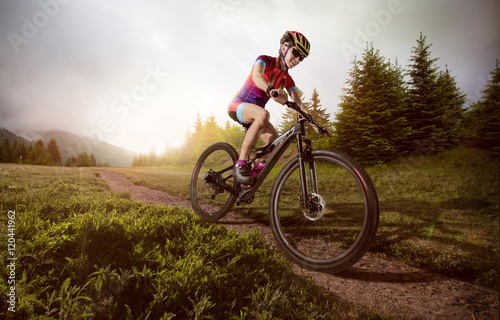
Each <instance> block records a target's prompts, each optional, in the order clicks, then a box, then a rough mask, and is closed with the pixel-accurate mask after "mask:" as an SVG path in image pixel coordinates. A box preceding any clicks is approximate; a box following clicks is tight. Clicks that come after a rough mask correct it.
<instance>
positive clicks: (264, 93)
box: [228, 31, 310, 185]
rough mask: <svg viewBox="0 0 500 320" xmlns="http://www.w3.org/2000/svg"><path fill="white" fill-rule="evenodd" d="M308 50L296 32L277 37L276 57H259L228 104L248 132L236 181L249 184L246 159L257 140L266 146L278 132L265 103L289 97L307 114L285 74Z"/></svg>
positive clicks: (292, 84) (242, 147)
mask: <svg viewBox="0 0 500 320" xmlns="http://www.w3.org/2000/svg"><path fill="white" fill-rule="evenodd" d="M309 50H310V43H309V41H307V39H306V37H304V35H302V34H301V33H299V32H297V31H287V32H285V34H284V35H283V36H282V37H281V41H280V49H279V55H278V57H277V58H273V57H270V56H265V55H262V56H259V57H258V58H257V60H256V61H255V63H254V65H253V68H252V71H251V72H250V75H249V76H248V78H247V80H246V82H245V84H244V85H243V87H242V88H241V89H240V91H238V93H237V94H236V96H235V97H234V99H233V100H232V101H231V103H230V104H229V106H228V113H229V116H230V117H231V118H232V119H233V120H235V121H237V122H239V123H240V124H241V125H243V126H244V127H245V128H247V129H248V130H247V132H246V135H245V139H244V140H243V145H242V146H241V151H240V154H239V160H238V162H237V163H236V165H235V167H234V169H233V175H234V176H235V178H236V180H237V181H238V182H240V183H242V184H246V185H251V184H252V182H253V178H252V176H251V168H250V167H249V166H248V164H247V159H248V157H249V155H250V152H251V150H252V148H253V147H254V146H255V144H256V143H257V141H258V139H259V138H261V139H262V140H263V141H264V143H265V144H266V145H267V144H269V143H271V142H272V141H273V140H274V139H276V138H277V137H278V131H276V129H275V128H274V126H273V125H272V124H271V123H270V122H269V118H270V115H269V112H268V111H267V110H266V109H265V105H266V103H267V101H269V99H270V98H272V99H273V100H274V101H276V102H278V103H280V104H282V105H283V104H285V102H287V101H288V95H290V97H291V100H292V101H294V102H296V103H297V104H298V105H299V107H300V108H301V109H302V110H303V111H304V112H306V113H307V109H306V108H305V106H304V104H303V103H302V102H301V101H300V97H299V95H298V94H297V88H296V86H295V82H294V81H293V79H292V77H290V75H289V74H288V71H289V70H290V69H293V68H295V67H296V66H297V65H299V64H300V62H302V61H303V60H304V59H305V58H306V57H307V56H308V55H309ZM285 90H286V91H285ZM275 93H277V95H276V94H275ZM274 95H276V96H274ZM256 167H258V168H259V167H262V164H256Z"/></svg>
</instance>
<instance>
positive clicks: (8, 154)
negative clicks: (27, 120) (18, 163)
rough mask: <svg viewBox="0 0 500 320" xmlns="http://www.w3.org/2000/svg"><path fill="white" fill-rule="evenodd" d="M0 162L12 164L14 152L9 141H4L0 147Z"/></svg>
mask: <svg viewBox="0 0 500 320" xmlns="http://www.w3.org/2000/svg"><path fill="white" fill-rule="evenodd" d="M0 162H4V163H11V162H14V150H13V149H12V146H11V144H10V141H9V139H4V141H3V144H2V145H1V146H0Z"/></svg>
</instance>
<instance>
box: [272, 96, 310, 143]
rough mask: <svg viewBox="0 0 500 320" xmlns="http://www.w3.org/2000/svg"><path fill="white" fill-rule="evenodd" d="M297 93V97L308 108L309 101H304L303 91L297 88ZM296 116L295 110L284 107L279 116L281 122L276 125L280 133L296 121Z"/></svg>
mask: <svg viewBox="0 0 500 320" xmlns="http://www.w3.org/2000/svg"><path fill="white" fill-rule="evenodd" d="M297 94H298V95H299V98H300V100H301V101H302V103H303V104H304V106H305V107H306V108H307V109H309V106H310V103H309V102H306V101H304V92H303V91H302V90H300V89H299V88H297ZM297 116H298V113H297V111H295V110H293V109H290V108H288V107H286V109H285V112H284V113H283V115H282V118H281V124H280V125H279V126H278V131H279V132H280V133H283V132H285V131H287V130H288V129H290V128H291V127H292V126H294V125H295V124H296V123H297Z"/></svg>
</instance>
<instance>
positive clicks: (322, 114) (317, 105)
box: [306, 88, 330, 140]
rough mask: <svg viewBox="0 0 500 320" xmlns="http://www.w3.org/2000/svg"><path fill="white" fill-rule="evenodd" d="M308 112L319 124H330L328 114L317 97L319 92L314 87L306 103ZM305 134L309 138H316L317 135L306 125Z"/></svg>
mask: <svg viewBox="0 0 500 320" xmlns="http://www.w3.org/2000/svg"><path fill="white" fill-rule="evenodd" d="M307 110H308V111H309V114H310V115H311V116H312V117H313V118H314V120H316V121H317V122H318V123H319V125H321V126H329V125H330V114H329V113H327V112H326V108H323V107H322V105H321V100H320V99H319V93H318V90H316V88H314V90H313V92H312V96H311V100H310V102H309V103H308V108H307ZM306 131H307V134H308V135H309V136H310V138H311V139H313V140H317V139H318V138H320V137H319V135H318V133H316V130H314V128H313V127H312V126H310V125H309V126H308V127H307V129H306Z"/></svg>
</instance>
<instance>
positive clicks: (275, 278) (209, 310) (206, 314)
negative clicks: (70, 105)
mask: <svg viewBox="0 0 500 320" xmlns="http://www.w3.org/2000/svg"><path fill="white" fill-rule="evenodd" d="M127 170H128V172H130V173H132V174H137V175H139V176H140V175H141V174H142V173H141V172H138V171H136V170H132V169H127ZM153 171H154V172H163V174H162V175H161V176H160V178H158V179H157V180H155V181H156V182H155V183H161V181H163V180H165V179H166V177H169V176H172V177H173V178H172V180H174V179H176V177H177V178H179V177H181V176H182V175H183V173H182V172H181V173H174V174H172V171H170V170H163V169H154V170H152V171H151V172H153ZM185 172H188V170H186V171H185ZM167 173H168V174H167ZM0 176H1V182H0V211H1V213H2V214H1V218H0V232H1V234H2V235H5V234H7V225H8V221H7V220H8V218H7V212H8V211H15V213H16V214H15V219H14V221H15V241H16V242H15V244H16V247H15V256H16V258H17V260H16V268H15V280H16V282H15V287H16V312H15V313H13V312H8V311H7V299H1V300H0V317H1V318H2V319H14V318H15V319H86V318H92V319H281V318H286V319H365V318H367V317H368V318H371V319H379V318H381V317H382V316H379V315H377V314H372V313H370V314H365V313H363V312H360V311H358V310H356V309H355V308H354V307H353V306H352V305H349V304H347V303H344V302H342V301H339V300H338V299H337V298H336V297H334V296H332V295H330V294H328V293H325V292H324V291H322V290H321V289H319V288H318V287H316V286H315V285H314V283H313V282H312V281H311V280H309V279H307V278H302V277H298V276H295V275H294V274H293V273H292V272H291V266H290V263H289V262H288V261H287V260H285V259H284V258H283V257H281V255H279V254H277V253H276V252H275V251H273V250H271V249H270V248H269V247H268V245H267V243H266V242H265V241H264V240H263V238H262V236H261V235H260V234H259V233H257V232H250V233H246V234H244V235H240V234H237V233H232V232H229V231H227V230H226V229H225V228H223V227H219V226H216V225H215V224H210V223H206V222H204V221H202V220H201V219H199V218H198V217H196V216H195V215H193V213H192V212H191V211H190V210H186V209H181V208H178V207H165V206H157V205H147V204H144V203H140V202H133V201H131V200H130V199H129V198H130V196H129V195H128V194H117V193H113V192H111V191H110V190H109V188H108V187H107V185H106V183H105V182H104V181H103V180H102V179H99V178H97V177H96V173H95V172H94V171H92V169H76V168H56V167H40V166H26V165H12V164H0ZM145 176H147V175H145ZM147 177H148V176H147ZM149 177H151V176H149ZM151 180H152V179H148V181H151ZM174 185H176V184H175V183H174ZM176 187H177V186H176ZM4 248H5V247H4ZM1 254H2V258H1V260H0V261H1V262H0V264H1V268H0V295H2V296H3V297H6V296H7V293H9V292H10V286H11V285H12V284H8V283H7V279H8V277H9V274H10V271H11V270H10V269H9V268H7V260H6V250H5V249H4V250H3V251H2V252H1Z"/></svg>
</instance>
